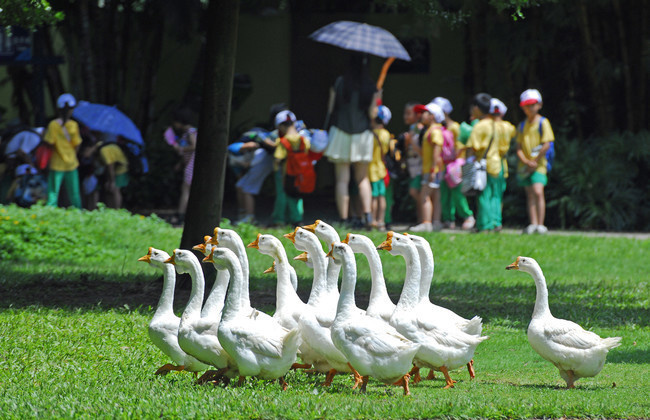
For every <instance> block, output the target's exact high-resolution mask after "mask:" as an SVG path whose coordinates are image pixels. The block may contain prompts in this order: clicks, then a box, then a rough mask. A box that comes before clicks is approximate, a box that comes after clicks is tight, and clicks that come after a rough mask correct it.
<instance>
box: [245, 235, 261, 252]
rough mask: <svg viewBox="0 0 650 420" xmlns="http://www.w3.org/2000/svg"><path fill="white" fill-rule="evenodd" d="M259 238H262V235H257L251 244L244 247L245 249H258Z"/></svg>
mask: <svg viewBox="0 0 650 420" xmlns="http://www.w3.org/2000/svg"><path fill="white" fill-rule="evenodd" d="M260 236H262V234H261V233H258V234H257V238H255V240H254V241H253V242H251V243H250V244H248V245H247V246H246V247H247V248H255V249H260Z"/></svg>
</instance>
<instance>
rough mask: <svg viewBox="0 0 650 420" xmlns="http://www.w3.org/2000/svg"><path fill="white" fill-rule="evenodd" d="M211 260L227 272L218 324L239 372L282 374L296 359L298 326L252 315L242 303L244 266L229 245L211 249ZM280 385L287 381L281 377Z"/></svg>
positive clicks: (268, 375) (266, 375) (267, 375)
mask: <svg viewBox="0 0 650 420" xmlns="http://www.w3.org/2000/svg"><path fill="white" fill-rule="evenodd" d="M208 261H212V262H213V263H214V264H217V265H218V266H220V267H221V268H223V269H227V270H228V271H229V273H230V284H229V286H228V296H227V298H226V304H225V307H224V310H223V316H222V317H221V323H220V324H219V331H218V337H219V342H220V343H221V345H222V346H223V348H224V349H225V350H226V351H227V352H228V354H229V355H230V356H231V357H232V358H233V359H234V361H235V363H236V366H237V369H238V371H239V374H240V375H241V376H257V377H259V378H261V379H267V380H271V379H278V378H282V377H283V376H284V375H285V374H286V373H287V372H288V371H289V369H290V368H291V365H292V364H293V363H294V362H295V360H296V354H297V351H298V346H299V345H300V332H299V330H298V329H297V328H294V329H292V330H288V329H286V328H284V327H283V326H281V325H280V324H279V323H278V322H277V321H276V320H272V322H268V321H259V320H257V319H253V318H251V317H250V316H248V315H249V310H248V308H244V307H243V304H242V299H241V294H242V291H241V290H242V288H243V283H244V281H243V277H244V275H243V270H242V266H241V264H240V259H239V258H238V257H237V255H235V253H234V252H232V251H231V250H229V249H226V248H216V249H213V250H212V255H211V257H208ZM281 382H282V384H283V389H284V388H286V383H285V382H284V381H283V380H281Z"/></svg>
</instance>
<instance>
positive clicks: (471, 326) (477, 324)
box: [462, 316, 483, 336]
mask: <svg viewBox="0 0 650 420" xmlns="http://www.w3.org/2000/svg"><path fill="white" fill-rule="evenodd" d="M462 329H463V331H464V332H465V333H467V334H469V335H475V336H480V335H481V332H482V331H483V319H481V317H480V316H475V317H474V318H472V319H470V320H469V321H467V324H465V326H464V327H463V328H462Z"/></svg>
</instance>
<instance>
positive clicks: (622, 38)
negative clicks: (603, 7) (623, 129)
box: [612, 0, 638, 131]
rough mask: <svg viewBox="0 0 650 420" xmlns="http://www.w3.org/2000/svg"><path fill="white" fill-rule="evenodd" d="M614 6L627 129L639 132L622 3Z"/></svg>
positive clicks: (615, 1)
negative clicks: (623, 82) (633, 99)
mask: <svg viewBox="0 0 650 420" xmlns="http://www.w3.org/2000/svg"><path fill="white" fill-rule="evenodd" d="M612 4H613V5H614V12H615V14H616V23H617V25H616V26H617V28H618V41H619V48H620V49H621V60H622V61H623V80H624V81H625V108H626V112H625V114H626V115H627V129H628V130H632V131H634V130H638V127H636V124H635V120H636V118H635V116H636V112H637V109H636V108H635V107H634V106H632V96H633V93H632V74H631V73H630V59H629V56H628V53H627V48H628V43H627V40H626V39H627V36H626V34H625V28H624V25H625V23H624V21H623V13H622V12H621V3H620V2H619V0H614V1H613V2H612Z"/></svg>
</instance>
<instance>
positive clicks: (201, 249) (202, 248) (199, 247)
mask: <svg viewBox="0 0 650 420" xmlns="http://www.w3.org/2000/svg"><path fill="white" fill-rule="evenodd" d="M192 249H193V250H194V251H199V252H201V253H203V252H205V244H198V245H194V246H193V247H192Z"/></svg>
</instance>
